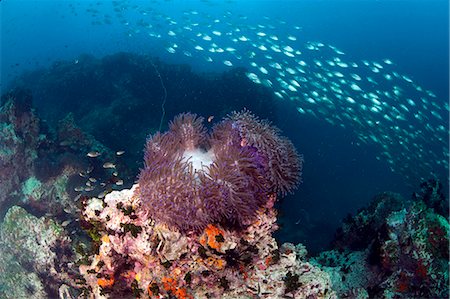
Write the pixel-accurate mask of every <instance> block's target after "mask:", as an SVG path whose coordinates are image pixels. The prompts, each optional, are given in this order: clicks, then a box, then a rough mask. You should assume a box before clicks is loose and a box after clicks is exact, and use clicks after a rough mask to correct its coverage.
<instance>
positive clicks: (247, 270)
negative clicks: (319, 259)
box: [80, 185, 334, 298]
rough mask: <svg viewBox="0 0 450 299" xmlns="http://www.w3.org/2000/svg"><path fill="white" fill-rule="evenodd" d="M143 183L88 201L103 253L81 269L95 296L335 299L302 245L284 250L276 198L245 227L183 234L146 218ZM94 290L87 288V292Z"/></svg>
mask: <svg viewBox="0 0 450 299" xmlns="http://www.w3.org/2000/svg"><path fill="white" fill-rule="evenodd" d="M139 194H140V192H139V186H138V185H135V186H134V187H133V188H132V189H126V190H122V191H114V192H111V193H109V194H108V195H107V196H106V197H105V199H104V200H100V199H96V198H94V199H91V200H89V201H88V202H87V206H86V209H85V211H84V217H85V219H86V220H88V221H89V222H90V223H91V224H92V225H93V226H95V229H96V231H97V235H98V236H99V238H98V240H99V241H98V251H97V253H96V254H95V255H94V256H93V258H92V260H91V261H90V263H89V264H88V265H82V266H81V267H80V271H81V273H82V274H83V276H84V278H85V280H86V284H87V288H86V292H87V293H89V294H90V296H93V297H95V298H118V297H120V298H134V297H140V298H147V297H149V298H334V292H333V291H332V289H331V287H332V286H331V283H330V278H329V275H328V274H326V273H325V272H323V271H321V270H319V268H317V267H315V266H312V265H311V264H310V263H308V262H306V259H305V255H306V250H305V249H304V247H302V246H294V245H293V244H284V245H282V246H281V247H279V246H278V245H277V243H276V241H275V239H274V238H273V237H272V233H273V231H274V230H276V229H277V225H276V223H275V221H276V211H275V210H274V208H273V203H274V201H275V197H274V196H271V197H270V198H268V199H267V201H266V203H265V204H264V205H263V206H261V207H260V208H259V209H258V211H257V213H256V216H255V219H254V220H253V221H252V223H251V224H250V225H249V226H247V227H246V228H245V229H244V230H239V231H238V230H232V229H229V228H227V227H224V226H220V225H213V224H209V225H207V226H206V227H205V228H204V230H203V231H202V232H200V233H199V234H195V233H190V234H184V233H181V232H179V231H178V230H176V229H171V228H169V227H168V226H166V225H165V224H164V223H162V222H159V221H157V220H153V219H149V218H148V214H147V213H146V211H145V208H143V205H145V204H146V202H145V201H143V200H142V198H140V195H139ZM87 290H89V291H87Z"/></svg>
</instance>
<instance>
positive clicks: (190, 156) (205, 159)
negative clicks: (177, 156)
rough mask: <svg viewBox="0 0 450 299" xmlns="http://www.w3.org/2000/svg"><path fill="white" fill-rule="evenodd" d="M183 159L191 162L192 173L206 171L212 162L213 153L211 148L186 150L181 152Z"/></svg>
mask: <svg viewBox="0 0 450 299" xmlns="http://www.w3.org/2000/svg"><path fill="white" fill-rule="evenodd" d="M183 160H184V161H185V162H186V163H191V165H192V171H193V173H198V172H200V171H203V172H208V168H209V166H210V165H211V164H212V163H213V162H214V153H213V151H212V150H209V151H207V152H206V151H203V150H201V149H194V150H186V151H184V153H183Z"/></svg>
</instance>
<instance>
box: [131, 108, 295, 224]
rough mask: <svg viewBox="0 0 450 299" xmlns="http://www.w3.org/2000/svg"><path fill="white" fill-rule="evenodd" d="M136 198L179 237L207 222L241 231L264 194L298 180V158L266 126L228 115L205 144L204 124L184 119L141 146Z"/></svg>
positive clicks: (274, 130) (253, 119)
mask: <svg viewBox="0 0 450 299" xmlns="http://www.w3.org/2000/svg"><path fill="white" fill-rule="evenodd" d="M144 161H145V167H144V169H143V170H142V171H141V173H140V176H139V186H140V197H141V198H142V200H143V201H144V202H146V208H147V209H148V214H149V216H150V217H152V218H153V219H157V220H159V221H162V222H164V223H166V224H167V225H169V226H170V227H176V228H178V229H179V230H181V231H183V232H188V231H197V232H198V231H200V230H202V229H204V228H205V227H206V225H207V224H209V223H220V224H226V225H228V226H231V227H236V228H243V227H245V226H246V225H248V224H249V223H250V222H251V220H252V219H253V218H254V216H255V215H256V212H257V210H258V208H260V207H261V206H262V205H263V204H264V203H265V201H266V199H267V198H268V195H269V194H270V193H281V194H285V193H287V192H288V191H291V190H292V189H293V188H294V187H295V186H296V185H297V183H298V181H299V179H300V171H301V165H302V158H301V156H299V155H298V154H297V152H296V150H295V148H294V146H293V145H292V143H291V142H290V141H289V140H287V139H285V138H284V137H281V136H280V131H279V130H278V129H277V128H275V127H274V126H272V125H270V123H269V122H267V121H261V120H259V119H258V118H257V117H255V116H254V115H252V114H251V113H250V112H248V111H243V112H234V113H232V114H231V115H230V116H229V117H228V118H226V119H225V120H223V121H222V122H220V123H219V124H217V125H216V126H215V127H214V129H213V132H212V133H211V135H210V136H209V137H208V135H207V131H206V129H205V128H204V126H203V118H201V117H197V116H196V115H195V114H190V113H184V114H181V115H179V116H177V117H175V119H174V121H173V122H171V123H170V126H169V131H168V132H166V133H164V134H161V133H156V134H155V135H154V136H152V137H150V138H149V140H148V141H147V145H146V152H145V157H144Z"/></svg>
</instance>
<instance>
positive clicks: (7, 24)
mask: <svg viewBox="0 0 450 299" xmlns="http://www.w3.org/2000/svg"><path fill="white" fill-rule="evenodd" d="M120 2H121V3H123V4H122V5H120V7H121V10H120V11H114V10H113V8H114V6H113V5H111V2H109V1H13V0H2V1H1V2H0V9H1V93H2V94H3V93H4V92H5V91H6V90H8V88H9V84H10V83H11V82H12V80H13V79H14V78H15V77H16V76H18V75H20V74H22V73H23V72H24V71H31V70H35V69H38V68H46V67H49V66H51V65H52V64H53V63H54V62H55V61H58V60H68V61H74V62H75V61H77V60H78V59H79V56H80V55H81V54H90V55H93V56H95V57H97V58H101V57H103V56H105V55H109V54H114V53H117V52H122V51H123V52H131V53H137V54H147V55H151V56H153V57H159V58H160V59H161V61H163V62H165V63H174V64H178V63H184V64H189V65H190V66H191V67H192V69H193V70H194V71H197V72H211V71H214V72H221V71H225V70H229V67H228V66H225V65H224V64H222V63H209V62H207V61H205V59H204V58H203V57H199V56H196V55H194V56H193V57H186V56H185V55H182V54H180V53H179V52H177V54H176V55H173V54H171V53H168V52H167V51H166V49H165V48H166V47H167V46H168V44H170V43H172V42H173V41H174V40H176V42H177V45H178V47H179V48H183V47H187V46H188V44H189V43H190V42H189V41H188V40H186V39H185V37H186V36H187V35H186V36H181V35H178V36H177V37H176V38H171V37H168V36H167V35H166V33H167V30H168V28H169V27H170V28H176V27H177V25H178V24H177V25H171V26H169V25H168V24H167V19H166V18H165V17H166V16H169V17H170V18H171V19H173V20H177V21H178V22H179V23H181V22H180V21H179V20H183V11H185V10H196V11H198V12H199V13H200V14H208V15H209V16H208V17H203V20H204V21H203V22H200V23H199V25H198V26H197V27H194V29H193V32H192V34H191V35H190V36H191V37H193V38H194V37H195V33H196V31H198V32H203V31H205V30H206V28H207V26H208V25H214V22H213V20H214V19H216V18H222V17H223V16H224V14H225V13H226V12H227V11H229V12H231V13H232V17H230V18H229V22H230V23H231V25H224V24H223V23H220V24H218V25H217V26H214V28H217V30H225V29H224V28H226V27H229V26H233V24H234V25H235V26H236V27H237V28H238V27H245V26H247V25H252V26H257V25H258V24H263V25H266V26H267V25H273V26H274V27H276V29H274V32H277V34H279V35H283V34H285V35H286V34H292V33H293V32H294V33H295V30H293V29H292V26H294V25H295V26H300V27H301V30H300V31H299V32H296V35H297V37H298V39H297V41H296V42H294V43H292V44H293V45H294V46H295V45H297V44H298V45H300V44H303V43H304V42H307V41H312V42H323V43H325V44H331V45H333V46H335V47H337V48H338V49H339V50H341V51H343V52H345V55H346V58H347V59H349V60H353V61H361V60H369V61H372V60H374V61H381V60H382V59H386V58H388V59H390V60H392V61H394V62H395V65H394V66H393V68H394V69H395V71H396V72H398V73H401V74H405V75H407V76H409V77H410V78H412V79H413V80H414V82H416V83H417V84H418V85H420V86H422V87H423V88H424V89H427V90H430V91H432V92H433V93H434V94H436V98H433V99H431V100H432V101H435V104H436V107H442V111H438V112H439V113H440V115H443V119H442V121H436V122H435V123H433V122H431V123H430V124H431V125H432V126H433V127H437V126H439V125H441V124H442V125H443V126H444V127H445V130H446V132H448V111H445V110H444V108H443V106H444V103H446V102H448V91H449V71H448V65H449V56H448V53H449V29H448V28H449V20H448V10H449V5H448V1H443V0H431V1H420V0H417V1H415V0H411V1H389V0H386V1H357V0H354V1H338V0H329V1H312V0H311V1H181V0H179V1H177V0H173V1H124V2H122V1H120ZM148 9H151V10H148ZM143 11H146V12H147V11H149V12H148V13H146V14H143V13H142V12H143ZM155 12H157V13H155ZM118 13H119V14H120V15H121V17H118ZM240 16H245V17H246V18H244V19H242V18H240ZM263 16H268V17H270V20H267V19H264V18H263ZM199 19H200V18H199ZM280 21H282V22H281V23H280ZM145 24H154V25H155V27H154V29H155V28H156V29H155V30H156V31H158V30H159V31H160V32H162V33H163V34H164V36H163V37H161V38H152V37H150V36H149V35H148V30H146V27H145ZM152 30H153V29H152ZM208 30H212V29H208ZM183 38H184V39H183ZM226 38H227V37H225V36H221V37H218V38H217V39H215V41H217V43H218V44H220V42H225V40H226ZM199 42H203V41H199ZM236 48H237V50H238V52H243V53H246V52H247V51H250V49H251V47H250V46H249V45H248V44H245V43H239V44H238V45H236ZM224 55H226V54H224ZM224 59H228V56H224ZM239 66H242V67H246V68H248V67H249V60H248V59H246V58H245V57H244V58H243V59H242V60H238V61H236V62H235V63H234V67H239ZM39 100H41V101H45V99H37V103H36V105H37V106H38V107H39V106H41V107H43V106H45V103H39ZM223 100H224V101H226V99H223ZM158 104H159V103H158ZM72 105H74V106H76V105H77V103H76V102H74V103H72ZM277 107H278V108H277V109H276V110H274V111H273V112H271V114H272V115H273V120H276V123H275V124H276V125H277V126H279V127H280V128H281V129H282V130H283V132H284V134H285V135H286V136H287V137H289V138H290V139H291V140H292V141H293V142H294V144H295V145H296V147H297V148H298V150H299V152H301V153H302V154H304V156H305V165H304V173H303V183H302V184H301V185H300V187H299V189H298V191H297V192H296V193H295V194H294V195H290V196H288V198H286V199H284V200H283V201H282V203H281V207H282V212H281V216H282V225H283V226H282V227H283V228H284V230H283V229H282V230H281V232H280V235H279V238H280V239H281V240H283V241H287V240H289V241H292V242H299V241H302V242H305V243H307V244H309V245H310V248H312V250H317V249H319V248H321V247H323V246H325V245H326V244H327V242H328V241H329V239H330V238H331V236H332V234H333V232H334V229H335V228H336V227H337V226H338V225H339V222H340V219H342V218H343V217H344V216H345V215H346V214H347V213H349V212H354V211H355V210H356V209H358V208H360V207H362V206H364V205H365V204H366V203H367V202H369V201H370V199H371V197H372V196H374V195H375V194H377V193H378V192H382V191H388V190H389V191H394V192H399V193H401V194H402V195H403V196H404V197H405V198H409V196H410V195H411V193H412V192H413V191H414V190H417V188H418V184H419V182H420V179H419V177H417V176H416V177H414V176H413V177H412V178H406V176H405V173H400V172H393V171H391V168H390V166H389V165H388V163H386V161H383V160H377V159H376V157H377V156H378V155H379V152H380V147H379V145H378V144H376V143H368V144H363V145H358V144H359V141H358V140H357V138H356V137H355V132H354V130H353V129H352V127H351V126H350V127H349V126H347V127H346V128H341V127H339V126H337V125H336V126H333V125H330V124H329V123H327V122H325V121H324V120H323V119H322V118H321V117H311V116H309V115H300V114H299V113H298V112H297V111H296V107H295V105H294V106H293V104H292V103H291V102H290V101H288V100H284V101H278V102H277ZM192 109H193V110H195V107H192ZM436 109H437V108H436ZM367 134H370V132H367ZM445 136H446V138H447V137H448V134H445ZM394 138H395V136H394ZM143 143H144V140H142V144H143ZM444 143H445V144H447V145H448V142H447V140H445V142H444ZM424 146H425V145H424ZM426 146H427V147H429V148H430V149H431V151H434V152H436V155H437V156H439V157H441V158H442V159H443V160H446V161H447V162H446V163H447V165H448V158H447V157H446V156H445V155H444V153H443V152H442V146H441V145H440V144H439V145H435V144H427V145H426ZM447 149H448V147H447ZM398 151H399V154H400V151H402V149H400V148H399V149H398ZM393 152H394V154H395V150H394V151H393ZM421 162H424V161H421ZM425 162H426V161H425ZM408 163H409V162H408ZM411 163H415V162H411ZM447 169H448V166H447V168H439V169H435V170H434V171H435V172H436V173H437V176H438V177H439V178H440V179H441V180H442V181H443V182H444V183H445V184H448V174H447ZM420 175H421V176H424V177H432V176H433V175H432V174H431V173H422V174H420ZM296 223H298V224H296ZM312 236H314V237H312Z"/></svg>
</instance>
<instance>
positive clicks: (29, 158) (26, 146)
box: [0, 89, 42, 211]
mask: <svg viewBox="0 0 450 299" xmlns="http://www.w3.org/2000/svg"><path fill="white" fill-rule="evenodd" d="M31 101H32V100H31V94H30V93H29V92H28V91H26V90H22V89H16V90H13V91H11V92H9V93H7V94H5V95H3V96H2V106H1V107H0V138H1V142H0V169H1V171H0V185H1V192H0V211H5V210H7V208H8V205H10V204H11V203H12V202H14V198H12V195H11V194H12V193H14V192H15V191H16V190H17V189H20V188H18V186H19V185H20V184H21V183H22V182H23V181H24V180H25V179H26V178H27V177H29V176H30V175H31V174H32V173H33V164H34V160H35V159H36V157H37V152H36V149H37V147H38V145H39V144H40V143H41V142H42V136H40V134H39V133H40V122H39V119H38V118H37V117H36V115H35V114H34V111H33V110H32V109H31Z"/></svg>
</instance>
